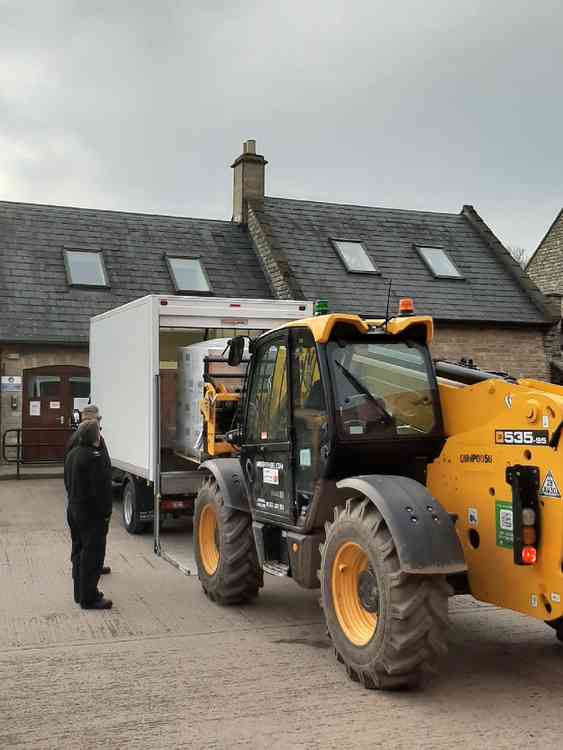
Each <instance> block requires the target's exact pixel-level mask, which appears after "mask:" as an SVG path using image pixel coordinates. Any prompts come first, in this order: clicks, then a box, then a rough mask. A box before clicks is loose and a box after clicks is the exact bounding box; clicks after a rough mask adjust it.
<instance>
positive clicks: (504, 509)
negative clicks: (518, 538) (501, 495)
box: [496, 501, 514, 549]
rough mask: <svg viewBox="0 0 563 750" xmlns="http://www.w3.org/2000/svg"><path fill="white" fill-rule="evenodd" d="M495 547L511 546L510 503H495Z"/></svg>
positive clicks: (512, 537) (512, 536) (508, 547)
mask: <svg viewBox="0 0 563 750" xmlns="http://www.w3.org/2000/svg"><path fill="white" fill-rule="evenodd" d="M496 521H497V547H506V548H507V549H510V548H512V544H513V540H514V534H513V530H514V526H513V523H512V503H505V502H502V501H499V502H497V503H496Z"/></svg>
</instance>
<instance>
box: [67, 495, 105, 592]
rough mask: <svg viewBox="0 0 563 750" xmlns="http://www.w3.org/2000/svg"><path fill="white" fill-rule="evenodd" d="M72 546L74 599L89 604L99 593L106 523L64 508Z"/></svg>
mask: <svg viewBox="0 0 563 750" xmlns="http://www.w3.org/2000/svg"><path fill="white" fill-rule="evenodd" d="M67 520H68V525H69V527H70V536H71V540H72V548H71V553H70V560H71V562H72V580H73V582H74V600H75V601H76V602H80V604H92V603H93V602H94V601H96V598H97V596H98V581H99V579H100V574H101V572H102V566H103V564H104V557H105V553H106V539H107V533H108V524H107V522H106V521H105V520H104V519H103V518H102V519H85V518H82V517H79V516H78V517H77V516H76V514H74V513H73V512H72V510H71V508H68V509H67Z"/></svg>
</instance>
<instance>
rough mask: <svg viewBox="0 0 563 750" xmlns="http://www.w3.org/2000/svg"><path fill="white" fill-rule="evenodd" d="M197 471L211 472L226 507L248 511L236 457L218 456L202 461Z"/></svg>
mask: <svg viewBox="0 0 563 750" xmlns="http://www.w3.org/2000/svg"><path fill="white" fill-rule="evenodd" d="M199 471H206V472H207V473H208V474H211V476H212V477H213V479H215V481H216V482H217V485H218V486H219V490H220V492H221V496H222V498H223V503H224V504H225V505H226V506H227V507H228V508H235V509H236V510H242V511H244V512H245V513H250V505H249V503H248V493H247V490H246V483H245V481H244V475H243V473H242V467H241V465H240V461H239V460H238V458H219V459H211V460H210V461H204V462H203V463H202V464H201V465H200V466H199Z"/></svg>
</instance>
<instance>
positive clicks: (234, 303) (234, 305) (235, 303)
mask: <svg viewBox="0 0 563 750" xmlns="http://www.w3.org/2000/svg"><path fill="white" fill-rule="evenodd" d="M229 307H240V304H239V303H238V302H231V304H230V305H229Z"/></svg>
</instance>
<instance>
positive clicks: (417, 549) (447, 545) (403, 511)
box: [336, 474, 467, 575]
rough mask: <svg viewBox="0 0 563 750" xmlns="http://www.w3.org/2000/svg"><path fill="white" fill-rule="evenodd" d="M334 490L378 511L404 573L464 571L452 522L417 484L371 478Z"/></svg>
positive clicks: (354, 480) (345, 481)
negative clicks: (362, 500)
mask: <svg viewBox="0 0 563 750" xmlns="http://www.w3.org/2000/svg"><path fill="white" fill-rule="evenodd" d="M336 486H337V487H338V488H339V489H341V490H351V491H353V493H359V494H361V495H364V496H365V497H366V498H367V499H368V500H370V501H371V502H372V503H373V504H374V505H375V507H376V508H377V509H378V510H379V512H380V513H381V515H382V516H383V520H384V521H385V523H386V524H387V527H388V528H389V532H390V534H391V536H392V537H393V541H394V542H395V545H396V547H397V553H398V556H399V563H400V565H401V569H402V570H403V571H404V572H405V573H418V574H422V575H436V574H443V575H450V574H452V573H461V572H463V571H465V570H467V565H466V564H465V560H464V557H463V549H462V547H461V543H460V541H459V539H458V536H457V534H456V531H455V527H454V524H453V522H452V519H451V518H450V516H449V514H448V513H446V511H445V510H444V508H443V507H442V506H441V505H440V503H439V502H438V501H437V500H436V499H435V498H434V497H432V495H431V494H430V493H429V492H428V490H427V489H426V487H424V486H423V485H422V484H420V483H419V482H416V481H415V480H414V479H409V478H408V477H399V476H387V475H376V474H374V475H368V476H359V477H350V478H349V479H342V480H341V481H340V482H337V483H336Z"/></svg>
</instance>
